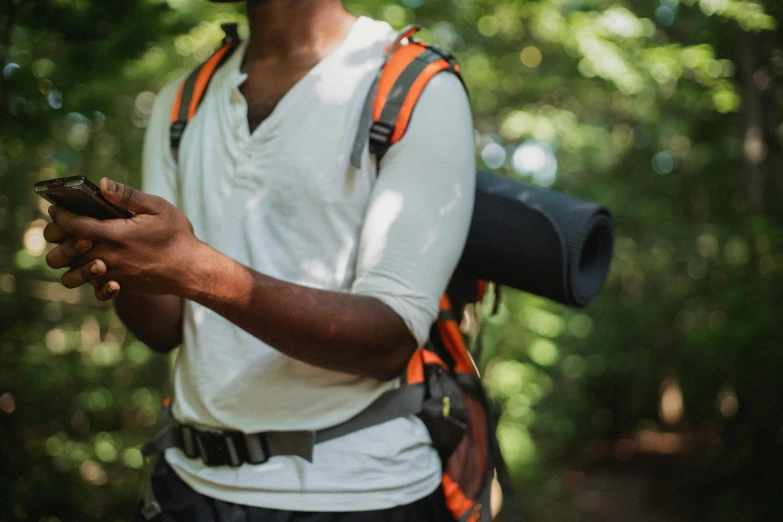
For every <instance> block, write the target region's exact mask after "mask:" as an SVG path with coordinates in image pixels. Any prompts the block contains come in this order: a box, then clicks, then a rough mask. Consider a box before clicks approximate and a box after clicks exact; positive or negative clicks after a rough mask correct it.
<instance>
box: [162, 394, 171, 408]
mask: <svg viewBox="0 0 783 522" xmlns="http://www.w3.org/2000/svg"><path fill="white" fill-rule="evenodd" d="M172 401H173V398H172V397H166V398H165V399H163V407H164V408H168V407H169V406H171V402H172Z"/></svg>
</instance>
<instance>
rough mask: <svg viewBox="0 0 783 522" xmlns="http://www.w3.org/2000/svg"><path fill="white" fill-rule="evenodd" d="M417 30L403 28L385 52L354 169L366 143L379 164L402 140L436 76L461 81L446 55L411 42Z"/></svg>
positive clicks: (368, 100) (369, 98) (361, 125)
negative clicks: (448, 75)
mask: <svg viewBox="0 0 783 522" xmlns="http://www.w3.org/2000/svg"><path fill="white" fill-rule="evenodd" d="M419 29H420V28H419V26H417V25H412V26H409V27H407V28H405V29H404V30H403V31H402V32H400V33H399V34H398V35H397V38H396V39H395V40H394V42H393V43H392V44H390V45H389V47H388V48H387V50H386V57H385V60H384V63H383V65H382V66H381V69H380V71H379V72H378V75H377V76H376V78H375V81H374V82H373V84H372V87H371V88H370V91H369V93H368V95H367V98H366V100H365V103H364V109H363V110H362V116H361V121H360V123H359V131H358V133H357V136H356V139H355V141H354V146H353V150H352V153H351V164H352V165H353V166H354V167H356V168H359V167H361V162H362V154H363V152H364V145H365V143H367V140H368V139H369V143H370V153H371V154H373V155H375V157H376V159H377V160H378V162H380V160H381V158H383V155H384V154H386V151H388V150H389V147H391V146H392V145H394V144H395V143H397V141H399V140H400V138H402V136H403V135H404V134H405V131H406V130H407V128H408V123H409V122H410V118H411V115H412V113H413V109H414V108H415V107H416V103H417V102H418V100H419V97H420V96H421V93H422V92H423V91H424V88H425V87H426V86H427V84H428V83H429V81H430V80H431V79H432V78H433V77H434V76H435V75H436V74H438V73H440V72H442V71H448V72H450V73H452V74H455V75H456V76H457V77H458V78H459V79H460V81H462V76H461V75H460V68H459V65H458V64H457V61H456V60H455V59H454V57H453V56H452V55H451V54H450V53H449V52H447V51H445V50H443V49H441V48H439V47H437V46H434V45H429V44H425V43H423V42H420V41H418V40H416V39H414V38H413V35H414V34H415V33H416V32H417V31H418V30H419ZM463 86H464V83H463Z"/></svg>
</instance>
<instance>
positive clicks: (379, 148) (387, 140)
mask: <svg viewBox="0 0 783 522" xmlns="http://www.w3.org/2000/svg"><path fill="white" fill-rule="evenodd" d="M392 134H394V125H390V124H388V123H385V122H382V121H376V122H373V124H372V126H371V127H370V154H374V155H375V156H377V157H379V158H380V157H381V156H383V155H384V154H386V151H387V150H389V147H391V138H392Z"/></svg>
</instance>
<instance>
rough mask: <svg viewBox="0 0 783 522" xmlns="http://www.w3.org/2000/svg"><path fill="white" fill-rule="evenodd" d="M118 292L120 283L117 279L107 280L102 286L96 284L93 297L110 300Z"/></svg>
mask: <svg viewBox="0 0 783 522" xmlns="http://www.w3.org/2000/svg"><path fill="white" fill-rule="evenodd" d="M119 293H120V284H119V283H118V282H117V281H109V282H108V283H106V284H105V285H103V286H99V285H96V290H95V297H96V298H98V300H99V301H111V300H112V299H114V298H115V297H117V294H119Z"/></svg>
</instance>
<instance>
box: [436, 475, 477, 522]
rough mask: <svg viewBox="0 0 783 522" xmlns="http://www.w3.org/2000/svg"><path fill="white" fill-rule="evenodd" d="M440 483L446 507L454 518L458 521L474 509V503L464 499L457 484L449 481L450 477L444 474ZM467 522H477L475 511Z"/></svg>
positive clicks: (466, 498)
mask: <svg viewBox="0 0 783 522" xmlns="http://www.w3.org/2000/svg"><path fill="white" fill-rule="evenodd" d="M442 483H443V493H444V494H445V496H446V507H448V508H449V511H451V514H452V515H454V518H456V519H459V518H460V517H462V516H463V515H464V514H465V513H467V512H469V511H470V510H472V509H475V506H476V503H475V502H474V501H472V500H470V499H469V498H468V497H466V496H465V494H464V493H463V492H462V490H461V489H460V488H459V484H457V483H456V482H454V481H453V480H451V477H449V476H448V475H447V474H445V473H444V474H443V478H442ZM468 522H478V511H475V512H474V513H473V514H472V515H471V516H470V518H468Z"/></svg>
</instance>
